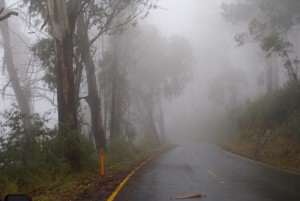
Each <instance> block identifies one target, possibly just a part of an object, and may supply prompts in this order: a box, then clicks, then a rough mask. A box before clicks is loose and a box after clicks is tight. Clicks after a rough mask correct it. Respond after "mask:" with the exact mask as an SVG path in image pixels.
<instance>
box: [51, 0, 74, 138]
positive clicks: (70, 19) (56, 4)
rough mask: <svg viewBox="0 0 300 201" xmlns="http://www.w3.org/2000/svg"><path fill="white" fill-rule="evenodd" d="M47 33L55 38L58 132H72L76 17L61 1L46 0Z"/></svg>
mask: <svg viewBox="0 0 300 201" xmlns="http://www.w3.org/2000/svg"><path fill="white" fill-rule="evenodd" d="M71 5H72V6H74V10H73V12H74V13H76V11H77V7H78V5H79V4H78V2H77V1H74V3H73V4H71ZM47 6H48V13H49V19H48V20H49V24H50V33H51V34H52V36H53V37H54V39H55V47H56V66H55V68H56V82H57V103H58V120H59V129H60V132H61V133H62V131H63V132H65V131H66V132H67V133H69V132H73V131H77V129H78V122H77V104H76V100H77V99H76V89H75V80H74V70H73V52H74V44H73V38H74V36H73V32H74V29H75V22H76V17H75V16H73V13H68V9H67V5H66V2H65V1H61V0H48V1H47Z"/></svg>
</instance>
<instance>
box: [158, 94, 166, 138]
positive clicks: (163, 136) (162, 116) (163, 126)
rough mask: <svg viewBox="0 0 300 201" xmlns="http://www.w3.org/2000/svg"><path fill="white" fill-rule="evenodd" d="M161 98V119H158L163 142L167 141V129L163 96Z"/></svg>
mask: <svg viewBox="0 0 300 201" xmlns="http://www.w3.org/2000/svg"><path fill="white" fill-rule="evenodd" d="M158 98H159V103H158V104H159V121H158V125H159V131H160V137H161V141H162V142H163V143H165V142H166V131H165V117H164V111H163V108H162V100H161V99H162V98H161V97H158Z"/></svg>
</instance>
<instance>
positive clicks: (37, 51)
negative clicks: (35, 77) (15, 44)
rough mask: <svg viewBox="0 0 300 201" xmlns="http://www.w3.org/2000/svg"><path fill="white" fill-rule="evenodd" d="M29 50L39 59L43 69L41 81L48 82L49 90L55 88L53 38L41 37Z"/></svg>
mask: <svg viewBox="0 0 300 201" xmlns="http://www.w3.org/2000/svg"><path fill="white" fill-rule="evenodd" d="M31 51H32V52H33V54H34V56H35V57H37V58H38V59H39V60H40V61H41V64H42V68H43V69H44V70H45V75H44V77H43V81H44V82H45V83H46V84H48V87H49V88H50V89H51V90H55V89H56V75H55V47H54V41H53V39H49V38H44V39H41V40H40V41H38V42H37V43H36V44H35V45H34V46H33V47H32V48H31Z"/></svg>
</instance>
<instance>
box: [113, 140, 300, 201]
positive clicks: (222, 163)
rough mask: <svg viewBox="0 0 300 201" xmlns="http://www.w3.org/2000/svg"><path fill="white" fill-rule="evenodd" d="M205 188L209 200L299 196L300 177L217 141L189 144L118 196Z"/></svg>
mask: <svg viewBox="0 0 300 201" xmlns="http://www.w3.org/2000/svg"><path fill="white" fill-rule="evenodd" d="M182 193H202V194H205V195H206V197H204V198H196V199H193V200H206V201H299V200H300V176H297V175H292V174H288V173H285V172H281V171H277V170H275V169H272V168H267V167H264V166H261V165H259V164H256V163H255V162H252V161H249V160H247V159H242V158H240V157H238V156H236V155H233V154H231V153H228V152H225V151H223V150H222V149H221V148H219V147H217V146H215V145H209V144H185V145H180V146H177V147H176V148H174V149H172V150H171V151H168V152H167V153H164V154H163V155H161V156H160V157H159V158H157V159H156V160H154V161H152V162H150V163H149V164H148V165H146V167H144V168H142V170H140V171H139V172H138V173H137V174H136V175H135V176H134V177H133V178H131V180H130V181H129V182H128V184H127V185H126V186H125V188H124V189H123V191H122V192H121V193H120V194H119V195H118V196H117V198H116V200H117V201H167V200H176V196H177V195H179V194H182Z"/></svg>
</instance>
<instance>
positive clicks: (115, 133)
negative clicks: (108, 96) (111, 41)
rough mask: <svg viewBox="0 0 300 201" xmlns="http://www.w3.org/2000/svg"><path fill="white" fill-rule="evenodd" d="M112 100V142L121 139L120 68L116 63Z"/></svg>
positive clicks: (113, 75) (113, 70) (113, 74)
mask: <svg viewBox="0 0 300 201" xmlns="http://www.w3.org/2000/svg"><path fill="white" fill-rule="evenodd" d="M112 68H113V69H112V100H111V121H110V139H111V141H113V140H115V139H117V138H119V137H120V135H121V133H120V131H121V129H120V123H121V122H120V115H121V114H120V103H119V101H120V97H119V83H118V79H119V76H118V67H117V64H116V62H114V64H113V66H112Z"/></svg>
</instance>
